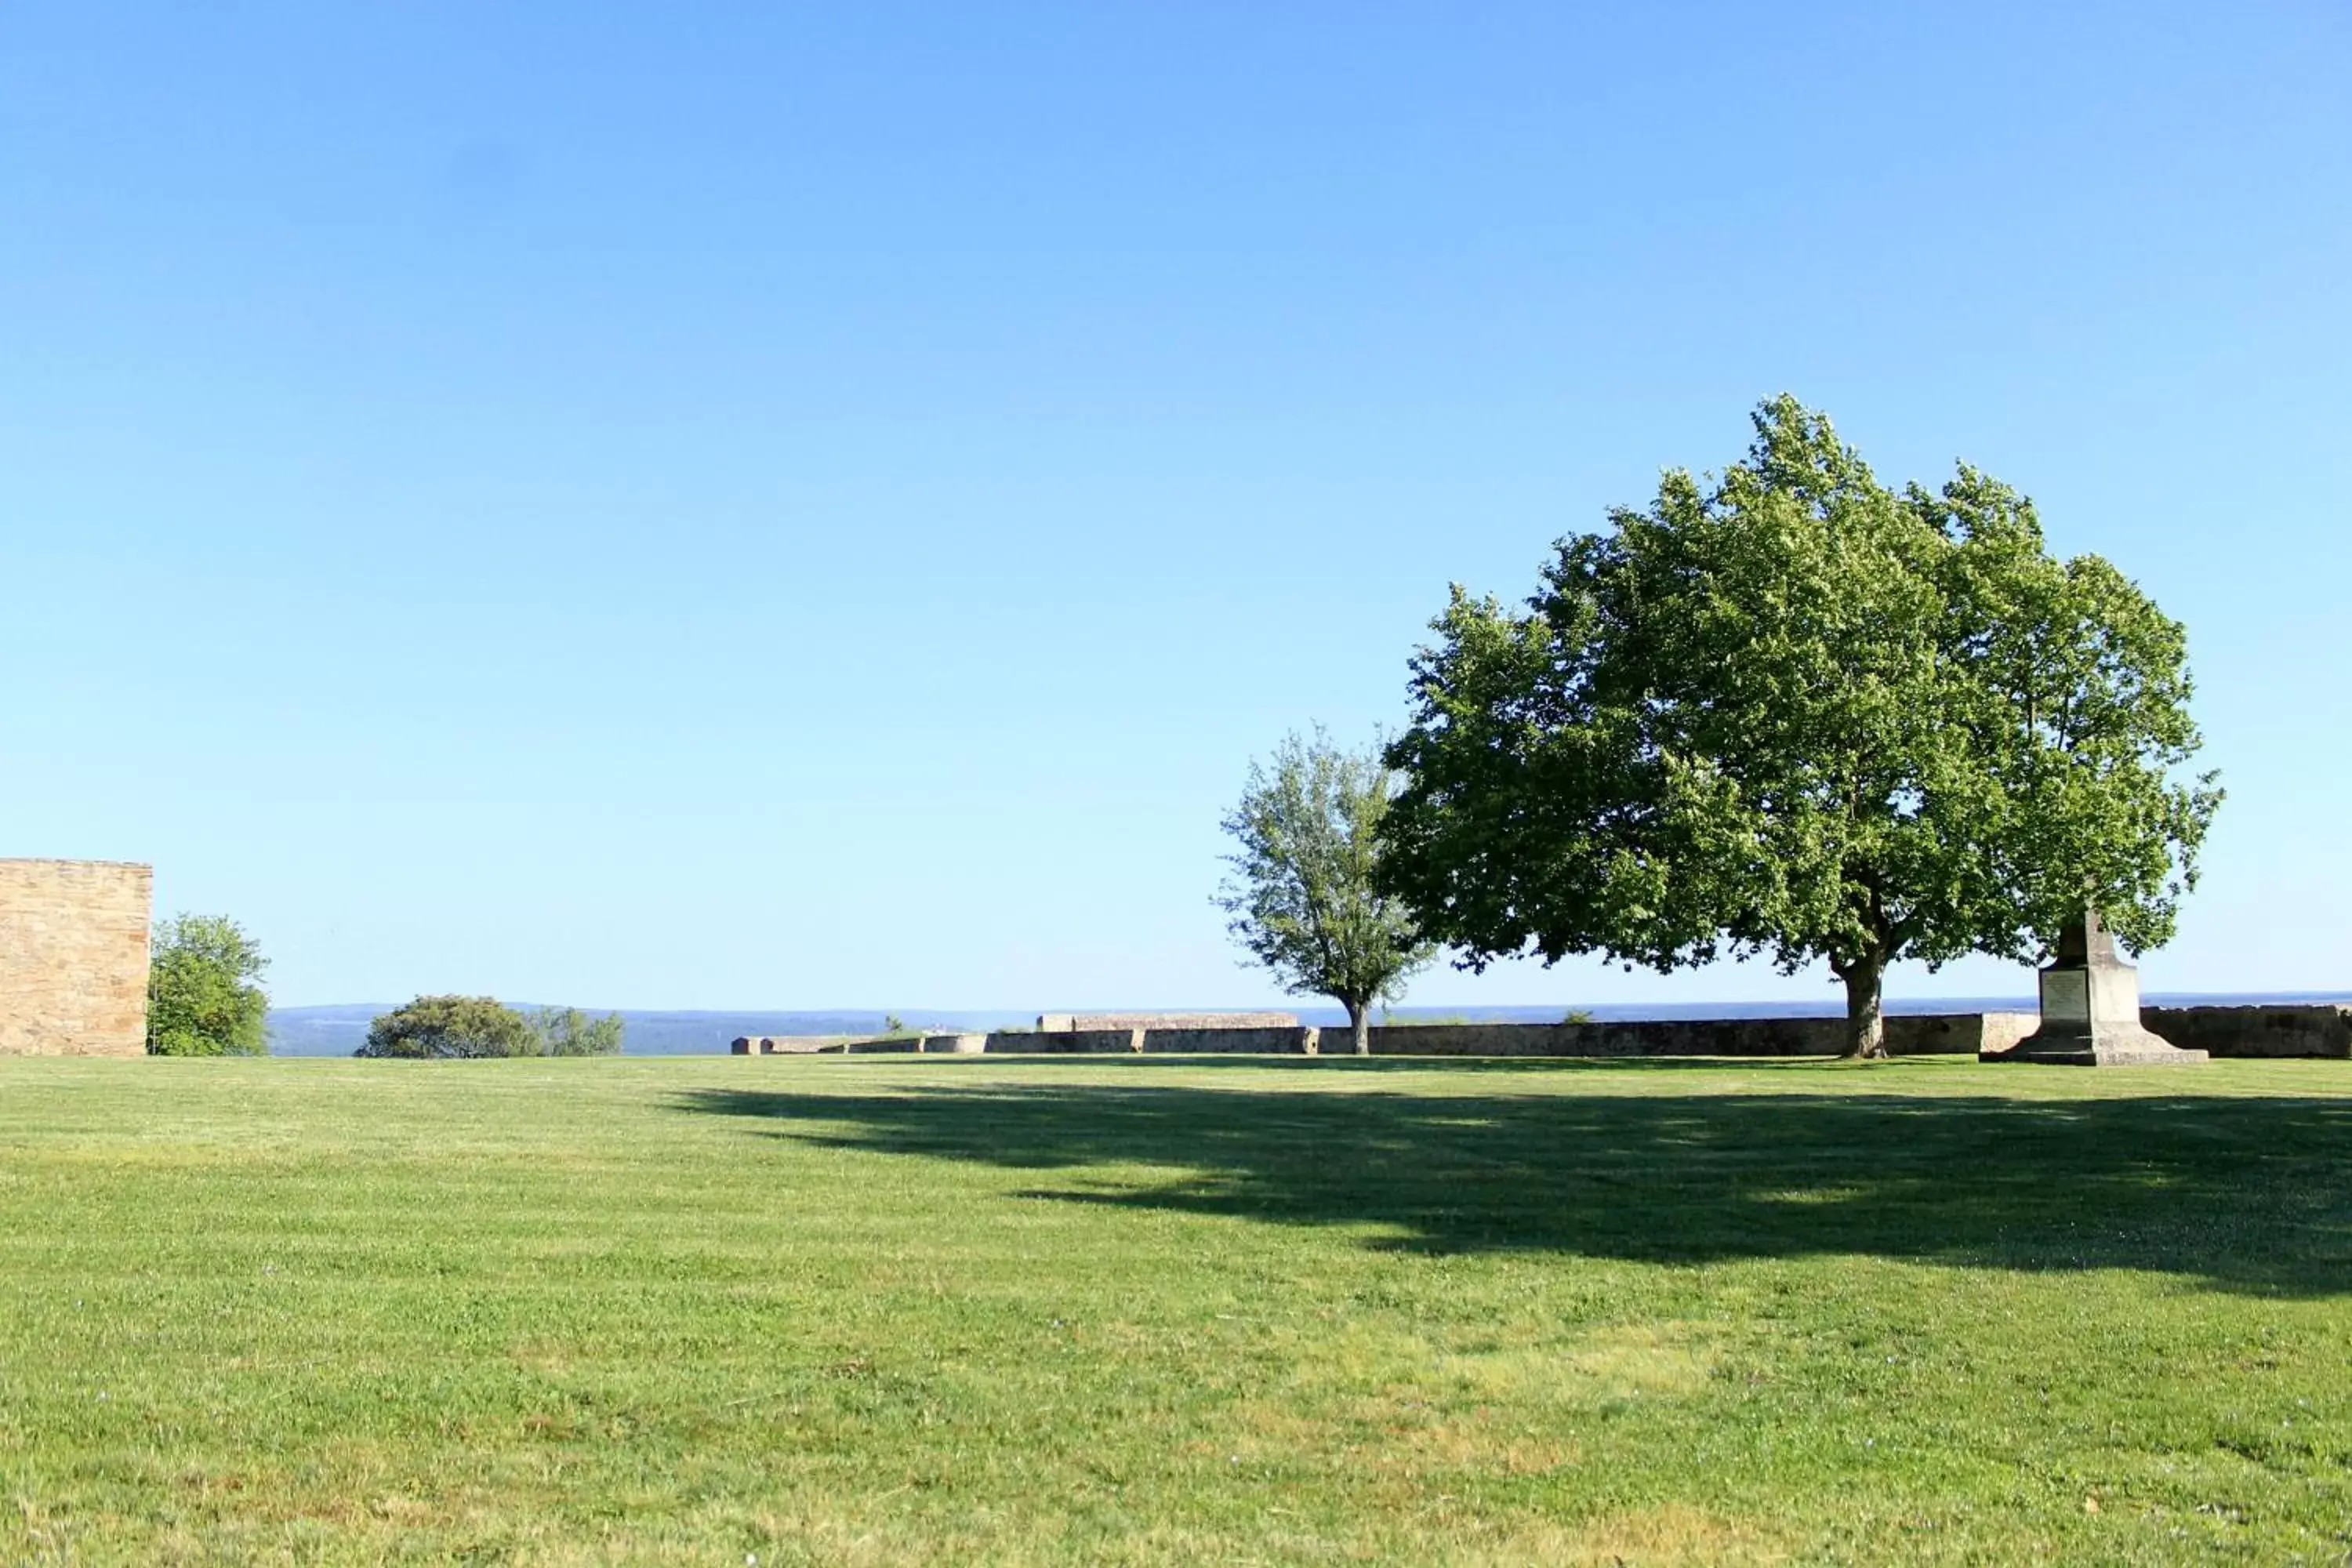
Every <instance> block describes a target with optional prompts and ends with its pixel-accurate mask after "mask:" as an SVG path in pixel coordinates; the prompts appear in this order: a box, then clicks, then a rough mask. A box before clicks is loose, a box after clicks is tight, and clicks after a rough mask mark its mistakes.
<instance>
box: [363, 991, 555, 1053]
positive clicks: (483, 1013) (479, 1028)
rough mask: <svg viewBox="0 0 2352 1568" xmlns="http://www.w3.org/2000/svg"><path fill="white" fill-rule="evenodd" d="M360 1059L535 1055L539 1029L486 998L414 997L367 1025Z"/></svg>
mask: <svg viewBox="0 0 2352 1568" xmlns="http://www.w3.org/2000/svg"><path fill="white" fill-rule="evenodd" d="M357 1054H358V1055H360V1056H363V1057H404V1058H436V1057H438V1058H447V1057H535V1056H538V1055H540V1054H541V1040H540V1035H539V1032H538V1031H537V1030H536V1029H534V1028H532V1027H531V1022H530V1019H529V1018H526V1017H524V1016H522V1015H521V1014H520V1013H518V1012H516V1011H515V1010H514V1009H513V1008H511V1007H509V1006H507V1005H504V1004H502V1003H500V1002H499V1001H497V1000H496V999H495V998H492V997H488V996H419V997H418V998H416V1000H415V1001H414V1002H411V1003H408V1004H407V1005H404V1006H400V1007H395V1008H394V1009H393V1010H392V1011H391V1012H389V1013H386V1014H384V1015H383V1016H382V1017H380V1018H378V1019H376V1021H375V1022H374V1023H373V1024H371V1025H369V1026H368V1037H367V1043H366V1044H365V1045H363V1046H362V1047H360V1048H359V1051H358V1053H357Z"/></svg>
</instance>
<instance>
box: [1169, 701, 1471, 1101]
mask: <svg viewBox="0 0 2352 1568" xmlns="http://www.w3.org/2000/svg"><path fill="white" fill-rule="evenodd" d="M1394 784H1395V779H1394V775H1393V774H1392V773H1391V772H1390V771H1389V769H1388V768H1387V767H1386V766H1385V765H1384V764H1383V763H1381V756H1380V750H1379V748H1378V747H1377V746H1376V747H1374V748H1373V749H1372V750H1371V751H1370V752H1366V753H1364V754H1361V755H1358V754H1354V753H1351V752H1344V751H1341V750H1339V748H1337V747H1335V746H1333V745H1332V744H1331V743H1330V742H1329V741H1328V739H1327V738H1326V736H1325V735H1324V733H1323V731H1321V730H1319V729H1318V730H1317V731H1316V732H1315V736H1314V739H1313V740H1312V741H1311V742H1310V741H1306V740H1302V739H1301V738H1300V737H1299V736H1297V735H1296V734H1293V735H1290V736H1288V737H1287V738H1286V739H1285V740H1284V742H1283V743H1282V745H1281V746H1280V747H1279V748H1278V749H1277V750H1276V752H1275V754H1274V759H1273V766H1272V768H1271V769H1268V768H1266V767H1264V766H1261V765H1260V764H1258V763H1251V764H1250V773H1249V782H1248V784H1247V786H1246V787H1245V788H1244V790H1243V792H1242V798H1241V802H1240V804H1239V805H1236V806H1234V810H1233V811H1232V813H1231V814H1230V815H1228V816H1226V818H1225V819H1224V829H1225V831H1226V832H1227V833H1229V834H1231V835H1232V836H1233V837H1234V843H1235V846H1236V847H1235V848H1234V852H1233V853H1232V854H1230V855H1228V856H1226V857H1225V862H1226V864H1227V865H1228V866H1229V867H1230V868H1232V873H1231V875H1230V876H1229V877H1228V878H1227V879H1226V880H1225V883H1224V885H1223V887H1222V888H1221V889H1220V890H1219V892H1218V895H1217V900H1216V902H1217V904H1218V905H1219V907H1220V908H1222V909H1223V910H1225V911H1226V912H1227V913H1228V914H1230V915H1232V916H1233V917H1234V918H1233V920H1232V921H1231V922H1230V924H1229V927H1228V929H1229V930H1231V931H1232V932H1233V933H1234V937H1235V938H1236V939H1237V940H1238V941H1239V942H1241V944H1242V945H1243V946H1244V947H1245V948H1247V949H1248V950H1249V952H1250V954H1251V956H1252V957H1254V958H1255V960H1256V961H1257V962H1258V963H1262V964H1264V965H1265V967H1266V968H1268V969H1270V970H1272V971H1273V972H1274V973H1275V974H1276V977H1278V978H1279V979H1280V980H1281V982H1282V983H1283V984H1284V986H1285V987H1286V989H1288V990H1290V991H1292V992H1294V993H1300V994H1315V995H1322V996H1329V997H1332V998H1334V999H1336V1000H1337V1001H1338V1002H1339V1005H1341V1006H1343V1007H1345V1008H1346V1009H1347V1010H1348V1021H1349V1026H1350V1027H1351V1029H1352V1030H1353V1033H1354V1037H1355V1048H1356V1050H1357V1052H1358V1053H1359V1054H1361V1053H1362V1052H1364V1051H1365V1050H1367V1049H1369V1043H1368V1036H1367V1033H1366V1030H1367V1027H1368V1021H1367V1018H1368V1011H1369V1009H1370V1006H1371V1005H1372V1004H1373V1003H1375V1002H1381V1001H1393V1000H1394V999H1395V998H1396V997H1397V996H1399V995H1401V994H1402V992H1403V987H1404V983H1405V981H1406V979H1407V978H1408V977H1409V976H1411V975H1412V973H1413V972H1414V971H1415V970H1418V969H1420V968H1422V967H1423V966H1424V965H1426V964H1427V963H1429V961H1430V959H1431V958H1432V957H1433V955H1434V954H1435V952H1436V949H1435V947H1434V946H1433V944H1432V943H1430V942H1426V941H1424V940H1423V938H1422V936H1421V935H1420V933H1419V932H1418V931H1416V930H1415V929H1414V926H1413V922H1412V917H1411V916H1410V915H1409V914H1408V913H1407V912H1406V910H1405V908H1404V906H1403V904H1402V903H1401V902H1400V901H1399V900H1396V899H1393V898H1391V897H1389V896H1388V895H1386V894H1384V893H1383V892H1381V890H1380V889H1379V887H1378V886H1377V884H1376V882H1375V880H1374V873H1375V871H1376V870H1377V868H1378V866H1379V861H1380V857H1381V844H1380V837H1379V834H1380V826H1381V817H1382V816H1384V815H1386V813H1387V811H1388V809H1389V801H1390V797H1391V792H1392V790H1393V788H1394Z"/></svg>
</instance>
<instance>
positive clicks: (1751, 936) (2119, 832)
mask: <svg viewBox="0 0 2352 1568" xmlns="http://www.w3.org/2000/svg"><path fill="white" fill-rule="evenodd" d="M1754 424H1755V430H1756V440H1755V445H1754V446H1753V447H1751V448H1750V449H1749V451H1748V457H1747V459H1746V460H1745V461H1744V462H1740V463H1738V464H1735V465H1734V466H1733V467H1731V468H1729V469H1727V471H1726V472H1725V473H1724V474H1723V475H1722V476H1721V477H1720V478H1719V479H1711V480H1710V481H1709V482H1708V483H1707V484H1706V485H1705V486H1704V487H1703V486H1702V484H1701V482H1700V481H1699V480H1698V479H1694V478H1693V477H1692V476H1691V475H1690V474H1689V473H1687V472H1685V471H1683V470H1679V469H1677V470H1674V471H1671V472H1669V473H1667V474H1666V475H1665V477H1664V479H1663V480H1662V481H1661V482H1660V484H1659V487H1658V494H1657V499H1656V500H1654V502H1653V503H1652V504H1651V505H1650V507H1649V509H1648V510H1644V511H1635V510H1630V509H1622V508H1621V509H1619V510H1616V511H1614V512H1612V514H1611V521H1612V524H1613V531H1611V532H1608V533H1601V534H1580V535H1576V536H1573V537H1571V538H1569V539H1565V540H1562V541H1561V542H1560V543H1559V553H1558V557H1557V559H1555V560H1554V561H1553V563H1551V564H1550V565H1549V567H1548V568H1547V569H1546V570H1545V572H1544V584H1543V587H1542V590H1541V591H1540V592H1539V593H1538V594H1537V595H1536V596H1535V597H1534V598H1532V599H1531V600H1529V601H1528V614H1526V615H1511V614H1507V613H1506V612H1504V611H1503V610H1502V609H1501V608H1499V607H1498V606H1497V605H1496V603H1495V601H1493V600H1492V599H1486V600H1474V599H1471V598H1470V597H1468V596H1467V595H1465V594H1464V593H1463V591H1462V590H1461V589H1460V588H1458V587H1457V588H1455V589H1454V598H1453V603H1452V605H1451V606H1450V607H1449V608H1448V609H1447V610H1446V612H1445V614H1444V616H1441V617H1440V618H1439V619H1438V621H1437V622H1436V623H1435V628H1436V630H1437V631H1438V633H1439V634H1440V643H1439V645H1438V646H1437V647H1434V648H1431V649H1424V650H1423V652H1422V654H1421V655H1420V657H1419V658H1416V659H1415V661H1414V663H1413V673H1414V685H1415V691H1416V694H1417V698H1418V711H1417V713H1416V715H1415V718H1414V721H1413V723H1412V726H1411V727H1410V728H1409V729H1407V730H1406V731H1405V732H1404V733H1403V734H1402V735H1401V736H1400V737H1399V738H1398V739H1397V741H1396V742H1395V743H1394V744H1392V745H1391V747H1390V748H1389V751H1388V753H1387V761H1388V762H1389V763H1390V764H1391V766H1394V767H1398V768H1402V769H1403V770H1404V771H1405V773H1406V774H1407V777H1408V781H1409V782H1408V784H1407V785H1406V787H1405V789H1404V790H1403V792H1402V795H1400V796H1399V797H1398V800H1397V803H1396V807H1395V809H1394V810H1393V811H1392V812H1391V813H1390V814H1389V816H1388V818H1387V821H1386V823H1385V825H1384V826H1383V828H1382V832H1383V835H1384V840H1385V843H1386V845H1387V847H1388V851H1389V853H1388V854H1387V856H1386V858H1384V860H1383V862H1382V873H1383V879H1384V880H1383V886H1384V887H1385V888H1386V889H1388V890H1389V891H1391V893H1394V894H1396V895H1398V896H1399V897H1401V898H1402V899H1403V900H1405V901H1406V902H1407V904H1408V905H1409V906H1410V907H1411V908H1412V910H1414V912H1415V914H1416V915H1417V917H1418V918H1419V920H1420V921H1421V922H1422V926H1423V930H1425V931H1429V932H1431V933H1432V934H1433V936H1435V937H1437V938H1438V939H1440V940H1442V941H1444V942H1448V943H1450V944H1453V945H1454V946H1456V947H1458V948H1459V949H1460V950H1461V951H1462V952H1464V953H1465V963H1466V964H1467V965H1468V966H1469V967H1472V968H1477V967H1480V966H1483V965H1484V964H1485V963H1487V962H1489V961H1491V960H1493V959H1495V958H1496V957H1499V956H1502V955H1505V954H1509V953H1515V952H1534V953H1536V954H1538V955H1540V956H1541V957H1542V958H1543V959H1544V961H1545V962H1547V963H1549V962H1552V961H1554V960H1557V959H1559V958H1560V957H1562V956H1563V955H1565V954H1569V953H1577V952H1601V953H1606V954H1608V955H1609V956H1611V957H1612V958H1614V959H1617V960H1620V961H1622V962H1623V963H1626V964H1627V965H1628V966H1631V965H1632V964H1634V963H1641V964H1645V965H1649V966H1652V967H1654V968H1656V969H1659V970H1661V971H1665V970H1670V969H1673V968H1675V967H1676V966H1678V965H1682V964H1688V963H1705V962H1706V961H1708V960H1710V959H1713V958H1715V957H1716V956H1717V954H1718V953H1719V952H1731V953H1733V954H1736V955H1738V956H1742V957H1745V956H1748V955H1750V954H1755V953H1769V954H1770V955H1771V956H1772V958H1773V959H1774V961H1775V962H1776V963H1778V965H1779V966H1780V969H1781V970H1782V971H1783V972H1784V973H1793V972H1794V971H1795V970H1797V969H1798V968H1800V967H1801V966H1802V965H1804V964H1805V963H1810V962H1811V961H1813V960H1816V959H1821V960H1826V961H1827V963H1828V964H1829V967H1830V969H1831V970H1832V972H1833V973H1835V974H1837V975H1838V976H1839V977H1840V978H1841V979H1842V980H1843V982H1844V984H1845V991H1846V1016H1847V1025H1848V1027H1847V1039H1848V1048H1849V1050H1850V1051H1851V1052H1853V1054H1856V1055H1863V1056H1875V1055H1883V1054H1884V1052H1885V1026H1884V1022H1883V1019H1882V1016H1881V990H1882V987H1883V982H1884V976H1885V969H1886V966H1887V964H1889V963H1893V962H1895V960H1897V959H1901V958H1913V959H1921V960H1925V961H1926V962H1927V963H1928V965H1929V966H1930V967H1933V966H1935V965H1937V964H1940V963H1944V962H1946V961H1948V960H1949V959H1952V958H1956V957H1958V956H1959V955H1961V954H1962V953H1966V952H1985V953H1990V954H1993V955H1995V956H1999V957H2003V958H2010V959H2015V960H2023V959H2027V958H2030V957H2031V956H2032V955H2033V954H2034V953H2035V952H2037V951H2046V950H2047V949H2048V947H2049V946H2050V944H2051V943H2053V942H2054V941H2055V939H2056V936H2057V933H2058V931H2059V930H2060V928H2061V926H2062V925H2063V923H2064V922H2065V921H2066V920H2067V919H2068V918H2069V917H2070V916H2076V915H2079V914H2080V913H2081V912H2082V910H2083V909H2084V905H2085V903H2086V902H2087V903H2089V904H2090V905H2092V906H2095V908H2096V909H2097V910H2098V911H2099V912H2100V914H2101V916H2102V917H2103V918H2104V919H2105V921H2106V922H2107V924H2108V926H2109V927H2110V928H2111V929H2112V930H2113V931H2115V932H2116V935H2117V936H2119V937H2120V938H2122V939H2123V941H2124V942H2125V943H2126V946H2128V947H2130V948H2132V949H2134V950H2138V949H2143V948H2147V947H2151V946H2155V945H2158V944H2159V943H2161V942H2164V941H2166V940H2168V938H2169V936H2170V934H2171V932H2172V929H2173V922H2174V918H2175V913H2176V910H2177V908H2178V904H2179V899H2180V897H2181V896H2182V894H2183V893H2184V892H2185V891H2187V890H2188V889H2191V888H2193V887H2194V886H2195V885H2196V879H2197V851H2198V848H2199V846H2200V844H2201V843H2202V841H2203V839H2204V836H2205V830H2206V826H2207V824H2208V823H2209V822H2210V820H2211V817H2212V815H2213V812H2214V809H2215V808H2216V806H2217V805H2219V803H2220V801H2221V792H2220V791H2219V790H2218V789H2216V788H2214V787H2213V775H2212V774H2210V773H2207V774H2205V775H2203V776H2201V777H2199V778H2196V779H2193V780H2190V781H2187V782H2179V781H2178V780H2176V778H2175V777H2174V773H2175V770H2176V769H2177V768H2179V766H2180V765H2181V764H2183V763H2186V762H2187V761H2188V760H2189V757H2190V756H2191V755H2192V754H2193V753H2194V752H2196V751H2197V749H2198V747H2199V745H2200V737H2199V735H2198V733H2197V730H2196V727H2195V726H2194V725H2193V724H2192V723H2190V721H2189V713H2188V706H2187V705H2188V700H2189V690H2190V686H2189V671H2188V665H2187V643H2186V638H2185V637H2184V634H2183V632H2182V630H2181V627H2180V626H2179V623H2177V622H2175V621H2171V620H2168V619H2167V618H2166V617H2165V616H2163V615H2162V614H2161V613H2159V612H2158V609H2157V607H2156V605H2154V604H2153V603H2151V602H2150V601H2149V600H2148V599H2147V596H2146V595H2143V594H2142V593H2141V592H2140V591H2139V590H2138V589H2137V587H2135V586H2134V585H2133V584H2131V583H2130V582H2129V581H2128V580H2126V578H2125V577H2124V576H2123V575H2122V574H2120V573H2119V572H2117V571H2116V569H2115V567H2113V566H2111V565H2109V564H2108V563H2106V562H2105V561H2104V560H2101V559H2100V558H2098V557H2097V556H2088V555H2086V556H2079V557H2076V558H2075V559H2074V560H2072V561H2066V562H2060V561H2056V560H2053V559H2052V558H2051V557H2050V556H2049V555H2048V554H2047V553H2046V552H2045V551H2044V549H2043V545H2042V528H2041V524H2040V522H2039V521H2038V520H2037V519H2036V517H2035V515H2034V510H2033V507H2032V502H2030V501H2028V500H2026V499H2025V498H2024V497H2022V496H2021V495H2019V494H2018V493H2017V492H2016V491H2014V490H2012V489H2010V488H2009V487H2007V486H2006V485H2003V484H2001V483H2000V482H1999V481H1998V480H1995V479H1990V478H1989V477H1987V476H1986V475H1984V474H1981V473H1979V472H1978V471H1977V470H1975V469H1973V468H1967V467H1965V466H1963V467H1962V468H1960V469H1959V470H1958V475H1957V477H1955V478H1954V479H1952V480H1951V481H1950V482H1949V483H1948V484H1946V485H1945V486H1944V487H1943V489H1941V490H1939V491H1935V492H1929V491H1927V490H1925V489H1921V488H1920V487H1918V486H1916V485H1913V486H1911V487H1909V488H1908V489H1906V490H1905V491H1903V492H1901V493H1899V494H1898V493H1895V492H1894V491H1890V490H1888V489H1885V488H1884V487H1883V486H1881V485H1880V484H1879V482H1878V481H1877V479H1875V478H1874V476H1873V475H1872V473H1871V471H1870V469H1869V468H1867V467H1866V466H1865V465H1864V463H1863V461H1862V459H1861V458H1860V457H1859V456H1858V455H1857V454H1856V453H1855V452H1854V451H1853V448H1851V447H1847V446H1845V445H1843V443H1841V442H1840V441H1839V440H1838V438H1837V436H1836V433H1835V432H1834V431H1833V430H1832V428H1831V426H1830V423H1829V421H1828V420H1827V419H1825V418H1823V417H1822V416H1820V415H1819V414H1816V413H1812V412H1811V411H1809V410H1807V409H1805V408H1803V407H1801V405H1799V404H1798V403H1797V402H1796V401H1795V400H1794V399H1793V398H1789V397H1781V398H1778V399H1775V400H1773V401H1771V402H1769V403H1766V404H1764V405H1760V406H1759V408H1758V409H1757V411H1756V414H1755V417H1754Z"/></svg>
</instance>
